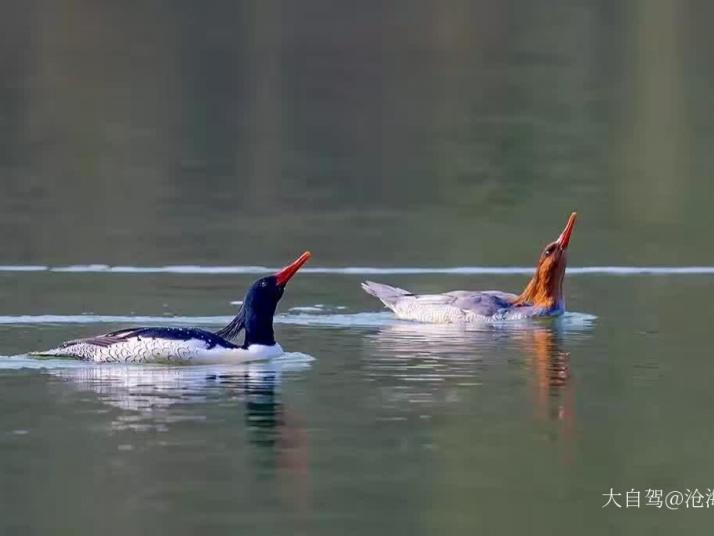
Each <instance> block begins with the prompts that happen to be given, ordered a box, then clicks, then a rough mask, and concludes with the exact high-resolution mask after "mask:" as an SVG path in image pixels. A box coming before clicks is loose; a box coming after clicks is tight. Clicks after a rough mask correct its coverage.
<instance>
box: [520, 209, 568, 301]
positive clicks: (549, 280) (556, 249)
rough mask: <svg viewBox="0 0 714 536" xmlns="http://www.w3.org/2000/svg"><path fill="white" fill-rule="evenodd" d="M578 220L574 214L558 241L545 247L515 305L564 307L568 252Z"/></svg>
mask: <svg viewBox="0 0 714 536" xmlns="http://www.w3.org/2000/svg"><path fill="white" fill-rule="evenodd" d="M576 218H577V213H575V212H573V213H572V214H571V215H570V218H568V223H567V224H566V225H565V229H563V232H562V233H560V236H559V237H558V239H557V240H556V241H555V242H551V243H550V244H548V245H547V246H545V248H544V249H543V252H542V253H541V254H540V258H539V259H538V264H537V266H536V269H535V274H533V278H532V279H531V280H530V282H529V283H528V286H526V288H525V290H524V291H523V292H522V293H521V295H520V296H519V297H518V299H517V300H516V301H515V302H514V304H515V305H520V304H523V305H526V304H527V305H535V306H536V307H543V308H544V309H554V308H563V307H564V300H563V280H564V278H565V268H566V266H567V265H568V255H567V250H568V245H569V244H570V236H571V235H572V234H573V228H574V227H575V220H576Z"/></svg>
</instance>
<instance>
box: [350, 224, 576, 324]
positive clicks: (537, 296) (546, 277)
mask: <svg viewBox="0 0 714 536" xmlns="http://www.w3.org/2000/svg"><path fill="white" fill-rule="evenodd" d="M575 219H576V213H575V212H573V213H572V214H571V215H570V218H569V219H568V223H567V224H566V226H565V229H563V232H562V233H561V234H560V236H559V237H558V239H557V240H556V241H555V242H552V243H550V244H548V245H547V246H546V247H545V249H543V252H542V253H541V255H540V258H539V259H538V264H537V266H536V269H535V274H533V278H532V279H531V280H530V282H529V283H528V285H527V286H526V288H525V289H524V290H523V292H522V293H521V294H519V295H516V294H510V293H508V292H501V291H497V290H486V291H482V292H473V291H465V290H455V291H452V292H446V293H444V294H422V295H417V294H412V293H411V292H409V291H406V290H403V289H400V288H397V287H390V286H389V285H382V284H380V283H373V282H371V281H365V282H364V283H362V288H363V289H364V290H365V291H366V292H367V293H368V294H371V295H372V296H375V297H377V298H379V299H380V300H381V301H382V303H384V305H386V306H387V307H388V308H389V309H391V310H392V311H394V312H395V313H396V315H397V317H398V318H402V319H405V320H416V321H419V322H431V323H442V324H444V323H461V322H484V321H489V320H508V319H523V318H531V317H539V316H558V315H561V314H563V312H564V311H565V299H564V297H563V278H564V276H565V267H566V265H567V254H566V253H567V249H568V244H569V242H570V235H571V234H572V232H573V227H574V226H575Z"/></svg>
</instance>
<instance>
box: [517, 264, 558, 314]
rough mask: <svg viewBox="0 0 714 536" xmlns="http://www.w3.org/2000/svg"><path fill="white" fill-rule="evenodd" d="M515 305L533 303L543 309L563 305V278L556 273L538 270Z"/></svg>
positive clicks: (556, 307)
mask: <svg viewBox="0 0 714 536" xmlns="http://www.w3.org/2000/svg"><path fill="white" fill-rule="evenodd" d="M513 305H533V306H535V307H541V308H543V309H548V310H552V309H558V308H560V307H562V306H563V279H562V277H560V278H559V277H557V276H556V274H541V273H540V272H539V271H538V270H536V273H535V274H534V275H533V278H532V279H531V280H530V282H529V283H528V285H526V288H525V289H523V292H521V294H520V296H518V298H516V300H515V301H514V302H513Z"/></svg>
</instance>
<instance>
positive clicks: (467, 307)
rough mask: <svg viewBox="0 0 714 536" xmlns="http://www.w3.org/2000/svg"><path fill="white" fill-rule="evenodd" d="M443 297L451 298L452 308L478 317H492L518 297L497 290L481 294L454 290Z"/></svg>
mask: <svg viewBox="0 0 714 536" xmlns="http://www.w3.org/2000/svg"><path fill="white" fill-rule="evenodd" d="M445 296H449V297H451V298H452V300H453V301H452V302H451V305H452V306H454V307H458V308H459V309H461V310H463V311H469V312H472V313H474V314H476V315H479V316H493V315H494V314H496V313H497V312H498V311H500V310H501V309H503V308H505V307H509V306H510V305H511V304H512V303H513V301H514V300H515V299H516V298H517V297H518V296H516V295H515V294H510V293H508V292H501V291H498V290H486V291H482V292H473V291H468V290H454V291H452V292H447V293H446V294H445Z"/></svg>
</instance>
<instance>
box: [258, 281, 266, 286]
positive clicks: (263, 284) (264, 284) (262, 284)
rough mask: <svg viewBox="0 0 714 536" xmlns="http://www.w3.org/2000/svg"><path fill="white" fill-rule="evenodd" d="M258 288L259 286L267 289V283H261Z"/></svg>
mask: <svg viewBox="0 0 714 536" xmlns="http://www.w3.org/2000/svg"><path fill="white" fill-rule="evenodd" d="M260 286H261V287H267V286H268V283H266V282H265V281H263V282H262V283H260Z"/></svg>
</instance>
